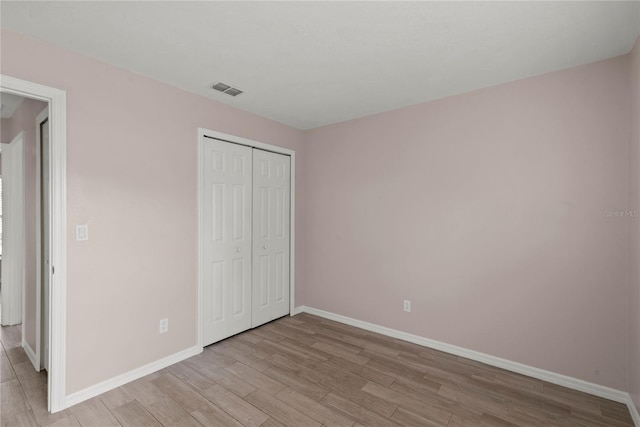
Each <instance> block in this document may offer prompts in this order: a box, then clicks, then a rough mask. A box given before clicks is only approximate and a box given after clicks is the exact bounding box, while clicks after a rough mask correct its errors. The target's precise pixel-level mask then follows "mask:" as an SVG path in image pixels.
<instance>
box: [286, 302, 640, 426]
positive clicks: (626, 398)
mask: <svg viewBox="0 0 640 427" xmlns="http://www.w3.org/2000/svg"><path fill="white" fill-rule="evenodd" d="M294 313H295V314H297V313H309V314H313V315H315V316H318V317H323V318H325V319H329V320H335V321H336V322H340V323H344V324H347V325H351V326H355V327H356V328H360V329H365V330H367V331H371V332H376V333H378V334H381V335H386V336H388V337H392V338H398V339H401V340H403V341H408V342H412V343H414V344H418V345H421V346H424V347H429V348H432V349H435V350H440V351H443V352H445V353H449V354H454V355H456V356H460V357H465V358H467V359H471V360H475V361H477V362H482V363H486V364H487V365H491V366H495V367H497V368H502V369H506V370H507V371H511V372H516V373H518V374H522V375H526V376H529V377H533V378H537V379H539V380H542V381H547V382H550V383H552V384H557V385H560V386H563V387H567V388H570V389H573V390H578V391H582V392H585V393H589V394H592V395H594V396H598V397H603V398H605V399H609V400H613V401H614V402H619V403H624V404H626V405H628V406H629V411H631V415H632V417H634V421H635V423H636V426H638V427H640V417H638V411H637V409H636V407H635V405H634V404H633V402H632V401H631V396H630V395H629V393H627V392H624V391H621V390H616V389H613V388H610V387H606V386H603V385H599V384H594V383H591V382H588V381H584V380H580V379H578V378H573V377H569V376H567V375H562V374H558V373H555V372H551V371H547V370H544V369H540V368H535V367H533V366H528V365H524V364H522V363H518V362H513V361H511V360H507V359H502V358H500V357H496V356H491V355H489V354H485V353H481V352H479V351H475V350H469V349H466V348H463V347H458V346H455V345H451V344H447V343H443V342H440V341H436V340H432V339H429V338H424V337H421V336H418V335H413V334H409V333H406V332H402V331H398V330H396V329H391V328H387V327H385V326H380V325H376V324H373V323H369V322H364V321H362V320H357V319H353V318H351V317H347V316H343V315H341V314H335V313H331V312H329V311H324V310H319V309H317V308H313V307H307V306H304V305H303V306H299V307H296V309H295V311H294Z"/></svg>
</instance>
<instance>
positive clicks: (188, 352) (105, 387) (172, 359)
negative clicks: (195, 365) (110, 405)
mask: <svg viewBox="0 0 640 427" xmlns="http://www.w3.org/2000/svg"><path fill="white" fill-rule="evenodd" d="M201 352H202V349H201V348H199V347H198V346H193V347H190V348H187V349H185V350H182V351H179V352H177V353H174V354H171V355H169V356H167V357H163V358H162V359H159V360H156V361H155V362H151V363H148V364H146V365H144V366H141V367H139V368H136V369H133V370H131V371H129V372H125V373H124V374H121V375H118V376H116V377H113V378H111V379H108V380H105V381H102V382H101V383H98V384H96V385H92V386H91V387H87V388H85V389H84V390H80V391H77V392H75V393H71V394H70V395H68V396H67V397H66V398H65V401H64V406H65V408H68V407H70V406H73V405H76V404H78V403H80V402H84V401H85V400H89V399H91V398H92V397H96V396H98V395H99V394H102V393H106V392H108V391H109V390H113V389H114V388H117V387H120V386H121V385H124V384H127V383H129V382H131V381H135V380H137V379H138V378H142V377H144V376H145V375H149V374H152V373H154V372H157V371H159V370H160V369H164V368H166V367H167V366H171V365H173V364H174V363H178V362H182V361H183V360H185V359H188V358H190V357H192V356H195V355H197V354H200V353H201Z"/></svg>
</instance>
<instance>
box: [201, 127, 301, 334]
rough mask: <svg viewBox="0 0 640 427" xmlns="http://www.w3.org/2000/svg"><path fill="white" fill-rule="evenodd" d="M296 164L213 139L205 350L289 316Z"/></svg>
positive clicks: (207, 182)
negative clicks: (293, 166)
mask: <svg viewBox="0 0 640 427" xmlns="http://www.w3.org/2000/svg"><path fill="white" fill-rule="evenodd" d="M290 170H291V167H290V158H289V156H285V155H281V154H276V153H271V152H267V151H263V150H258V149H254V148H251V147H247V146H243V145H238V144H233V143H228V142H224V141H219V140H214V139H206V140H205V141H204V146H203V173H204V175H203V179H204V182H203V183H202V185H203V194H204V200H203V211H202V212H203V221H202V223H203V230H202V233H203V254H202V257H203V270H202V275H203V291H202V298H203V303H202V311H203V313H202V327H203V333H202V334H203V345H205V346H206V345H209V344H211V343H214V342H216V341H220V340H222V339H224V338H227V337H229V336H231V335H234V334H237V333H239V332H242V331H245V330H247V329H250V328H252V327H256V326H259V325H261V324H263V323H266V322H269V321H271V320H273V319H276V318H278V317H281V316H284V315H286V314H288V313H289V252H290V249H289V248H290V246H289V225H290Z"/></svg>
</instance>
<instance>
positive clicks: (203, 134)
mask: <svg viewBox="0 0 640 427" xmlns="http://www.w3.org/2000/svg"><path fill="white" fill-rule="evenodd" d="M207 137H208V138H214V139H218V140H221V141H227V142H231V143H234V144H240V145H246V146H248V147H252V148H259V149H261V150H266V151H272V152H274V153H279V154H284V155H287V156H290V157H291V211H290V215H291V221H290V225H289V239H290V241H291V242H290V249H289V250H290V254H289V260H290V265H289V275H290V282H289V314H290V315H293V314H294V309H295V298H294V296H295V265H296V263H295V237H296V236H295V232H294V230H295V213H296V212H295V205H296V204H295V199H296V198H295V188H296V187H295V176H296V152H295V151H293V150H289V149H287V148H282V147H278V146H275V145H271V144H265V143H263V142H258V141H253V140H251V139H246V138H241V137H239V136H234V135H229V134H226V133H222V132H216V131H213V130H208V129H204V128H198V315H197V319H196V322H197V331H198V348H199V349H200V351H202V348H203V345H202V344H203V340H202V316H203V309H202V290H203V287H204V283H202V282H203V277H204V275H203V271H204V270H203V268H204V260H203V254H204V241H203V239H202V233H201V231H202V230H203V229H204V227H203V221H204V185H203V181H204V168H203V165H202V162H203V161H204V155H203V141H204V140H205V138H207Z"/></svg>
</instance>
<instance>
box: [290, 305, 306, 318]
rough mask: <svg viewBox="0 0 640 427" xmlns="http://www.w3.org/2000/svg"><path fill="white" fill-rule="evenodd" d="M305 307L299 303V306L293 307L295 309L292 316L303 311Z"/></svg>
mask: <svg viewBox="0 0 640 427" xmlns="http://www.w3.org/2000/svg"><path fill="white" fill-rule="evenodd" d="M305 308H306V307H305V306H304V305H299V306H298V307H296V308H294V309H293V311H292V312H291V316H295V315H296V314H300V313H302V312H303V311H304V309H305Z"/></svg>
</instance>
